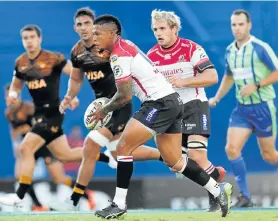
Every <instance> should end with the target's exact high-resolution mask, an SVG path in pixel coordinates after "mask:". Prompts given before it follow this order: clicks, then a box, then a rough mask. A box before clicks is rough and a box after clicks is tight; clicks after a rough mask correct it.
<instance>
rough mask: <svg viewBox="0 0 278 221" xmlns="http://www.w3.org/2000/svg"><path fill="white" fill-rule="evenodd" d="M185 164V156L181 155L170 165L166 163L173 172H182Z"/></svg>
mask: <svg viewBox="0 0 278 221" xmlns="http://www.w3.org/2000/svg"><path fill="white" fill-rule="evenodd" d="M186 164H187V157H186V156H181V158H180V159H179V160H178V161H177V162H176V163H175V164H174V165H172V166H170V165H168V166H169V167H170V168H171V170H172V171H173V172H178V173H182V172H183V171H184V169H185V167H186Z"/></svg>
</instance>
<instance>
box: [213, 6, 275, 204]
mask: <svg viewBox="0 0 278 221" xmlns="http://www.w3.org/2000/svg"><path fill="white" fill-rule="evenodd" d="M251 26H252V23H251V18H250V15H249V14H248V12H247V11H244V10H236V11H234V12H233V14H232V16H231V29H232V33H233V35H234V37H235V41H234V42H232V43H231V44H230V45H229V46H228V47H227V49H226V54H225V59H226V73H225V75H224V77H223V79H222V82H221V85H220V87H219V89H218V91H217V93H216V95H215V97H213V98H211V99H210V100H209V104H210V106H212V107H215V106H216V104H217V103H219V102H220V100H221V99H222V98H223V97H224V96H225V95H226V94H227V93H228V92H229V91H230V89H231V88H232V86H233V85H234V84H235V86H236V99H237V106H236V107H235V109H234V110H233V112H232V114H231V117H230V121H229V128H228V132H227V144H226V153H227V156H228V158H229V161H230V163H231V165H232V170H233V173H234V177H235V179H236V182H237V184H238V187H239V190H240V195H239V197H238V201H237V203H236V204H235V205H234V206H235V207H251V206H253V203H252V202H251V196H250V192H249V190H248V185H247V172H246V166H245V162H244V159H243V157H242V156H241V151H242V148H243V147H244V145H245V143H246V142H247V140H248V139H249V137H250V135H251V134H252V133H254V134H255V135H256V137H257V141H258V144H259V148H260V151H261V155H262V157H263V159H264V160H265V161H266V162H268V163H270V164H273V165H275V164H276V163H277V162H278V152H277V151H276V148H275V142H276V130H277V125H276V107H275V105H274V101H273V100H274V98H275V97H276V94H275V91H274V88H273V84H274V83H275V82H277V81H278V60H277V57H276V55H275V53H274V52H273V50H272V48H271V47H270V46H269V45H268V44H267V43H265V42H263V41H261V40H259V39H258V38H256V37H254V36H252V35H250V30H251Z"/></svg>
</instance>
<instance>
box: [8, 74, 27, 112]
mask: <svg viewBox="0 0 278 221" xmlns="http://www.w3.org/2000/svg"><path fill="white" fill-rule="evenodd" d="M23 86H24V81H23V80H21V79H19V78H18V77H16V76H14V77H13V79H12V83H11V86H10V90H9V95H8V98H7V105H8V106H9V107H10V106H12V105H13V104H14V103H15V102H16V101H17V100H18V99H20V94H21V91H22V89H23Z"/></svg>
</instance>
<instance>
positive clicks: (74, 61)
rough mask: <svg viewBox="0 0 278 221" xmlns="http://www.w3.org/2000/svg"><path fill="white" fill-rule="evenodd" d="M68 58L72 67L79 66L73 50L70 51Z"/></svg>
mask: <svg viewBox="0 0 278 221" xmlns="http://www.w3.org/2000/svg"><path fill="white" fill-rule="evenodd" d="M70 60H71V63H72V66H73V67H74V68H80V66H79V64H78V62H77V59H76V56H75V54H74V52H73V50H72V51H71V53H70Z"/></svg>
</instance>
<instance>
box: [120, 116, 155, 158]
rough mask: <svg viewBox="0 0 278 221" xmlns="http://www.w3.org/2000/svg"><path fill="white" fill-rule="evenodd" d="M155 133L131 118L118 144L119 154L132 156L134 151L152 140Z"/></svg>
mask: <svg viewBox="0 0 278 221" xmlns="http://www.w3.org/2000/svg"><path fill="white" fill-rule="evenodd" d="M153 135H154V132H153V131H152V130H151V129H149V128H148V127H146V126H145V125H143V124H142V123H140V122H139V121H137V120H136V119H134V118H131V119H130V120H129V122H128V123H127V125H126V127H125V129H124V131H123V133H122V135H121V137H120V140H119V143H118V145H117V156H130V155H132V152H133V151H134V150H135V149H136V148H137V147H139V146H140V145H142V144H144V143H145V142H147V141H148V140H150V139H151V138H152V137H153Z"/></svg>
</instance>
